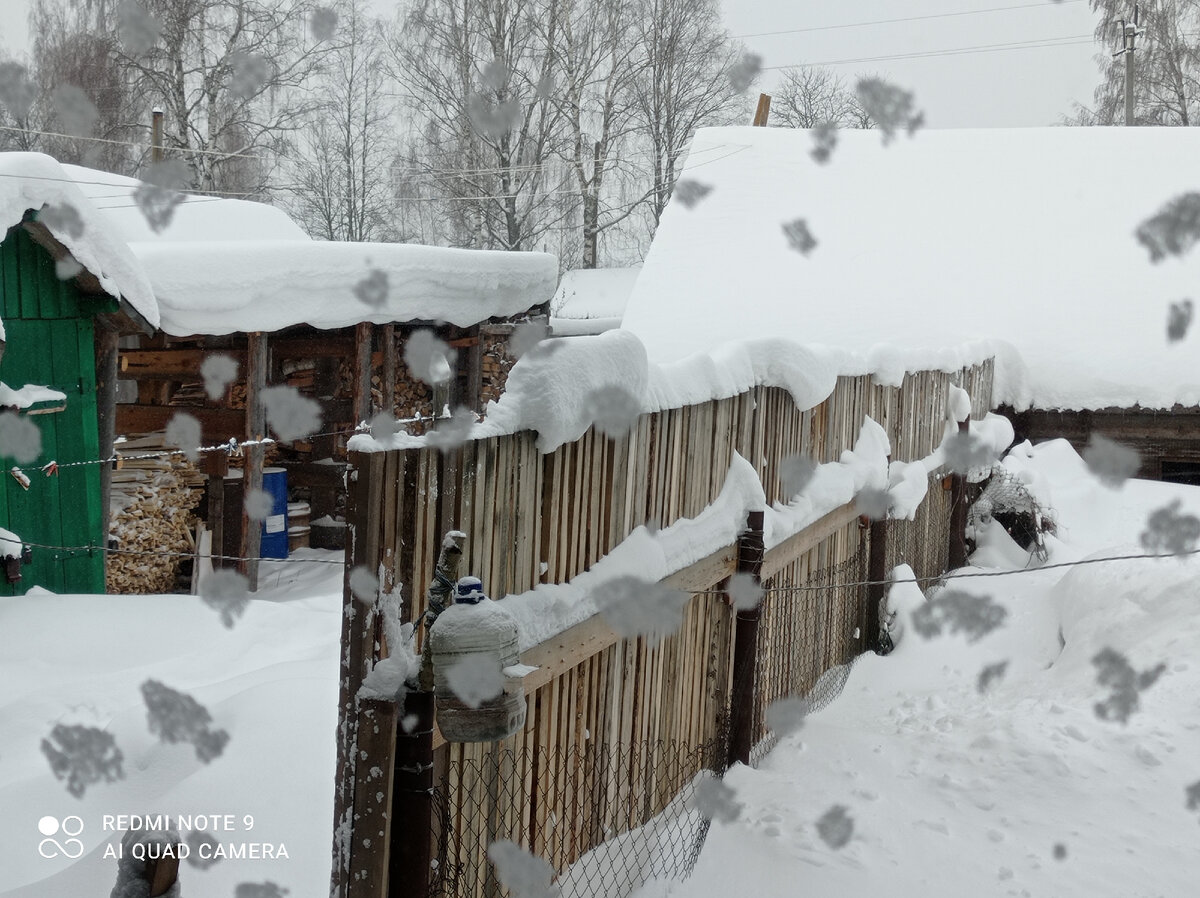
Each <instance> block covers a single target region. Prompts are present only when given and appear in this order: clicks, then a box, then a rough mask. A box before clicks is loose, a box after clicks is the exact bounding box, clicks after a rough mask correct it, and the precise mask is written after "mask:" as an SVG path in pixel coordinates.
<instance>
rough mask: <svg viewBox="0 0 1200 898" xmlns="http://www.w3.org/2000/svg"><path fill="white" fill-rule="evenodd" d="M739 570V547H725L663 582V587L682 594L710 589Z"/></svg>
mask: <svg viewBox="0 0 1200 898" xmlns="http://www.w3.org/2000/svg"><path fill="white" fill-rule="evenodd" d="M735 570H737V546H736V545H732V546H725V547H724V548H723V549H718V550H717V551H716V552H713V553H712V554H711V555H709V556H707V557H705V558H701V559H700V560H699V561H697V562H695V563H694V564H690V565H688V566H687V567H685V568H684V569H683V570H681V571H676V572H675V573H673V574H672V575H671V576H669V577H667V578H666V579H665V580H663V585H664V586H668V587H670V588H671V589H678V590H681V591H682V592H692V591H697V592H698V591H699V590H702V589H708V588H709V587H711V586H715V585H716V584H718V583H720V582H721V581H722V580H724V579H725V578H726V577H729V576H730V575H731V574H733V572H734V571H735Z"/></svg>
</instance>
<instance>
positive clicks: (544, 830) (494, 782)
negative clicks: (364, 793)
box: [430, 736, 727, 898]
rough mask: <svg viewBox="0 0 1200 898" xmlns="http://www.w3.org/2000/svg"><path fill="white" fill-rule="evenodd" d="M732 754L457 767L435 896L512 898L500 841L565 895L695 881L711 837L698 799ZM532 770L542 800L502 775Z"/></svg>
mask: <svg viewBox="0 0 1200 898" xmlns="http://www.w3.org/2000/svg"><path fill="white" fill-rule="evenodd" d="M726 753H727V742H726V739H725V738H724V736H722V737H721V738H719V739H715V740H712V741H710V742H708V743H706V744H704V745H700V746H689V745H685V744H681V743H677V742H665V741H656V742H642V743H635V744H633V745H631V746H628V747H623V748H615V747H606V746H603V745H600V744H599V743H592V742H589V743H585V744H584V745H583V746H572V747H570V748H567V749H565V750H560V749H545V748H536V749H520V750H514V749H509V748H497V749H496V750H495V751H493V752H491V753H489V754H488V755H487V756H486V757H485V758H484V759H483V760H482V761H481V762H476V761H473V760H464V761H461V762H456V763H452V764H451V767H450V769H449V770H448V771H447V772H446V773H445V775H444V776H443V777H442V778H441V781H440V782H439V783H438V785H437V787H436V788H435V793H434V807H435V819H434V829H435V832H434V837H435V841H436V843H437V849H436V851H435V856H436V857H437V862H436V868H435V869H434V871H433V876H432V882H431V889H430V895H431V896H436V898H475V896H483V898H493V896H496V898H503V896H507V894H508V893H507V891H506V890H505V889H504V888H503V887H502V886H501V884H500V882H499V880H498V879H497V878H496V871H495V869H494V867H493V865H492V864H491V862H490V861H489V860H488V857H487V848H488V846H489V845H490V844H492V843H493V842H496V841H500V840H509V841H512V842H514V843H516V844H517V845H520V846H521V847H522V848H524V849H526V850H527V851H530V852H532V853H533V854H535V855H537V856H538V857H541V858H544V859H545V860H547V861H548V862H549V863H550V864H551V866H553V867H554V869H555V870H556V871H557V873H558V876H557V879H556V885H557V887H558V889H559V892H560V893H561V895H562V896H563V898H603V896H611V898H618V896H626V895H628V894H630V893H631V892H632V891H633V890H634V889H636V888H637V887H638V886H640V885H642V884H643V883H645V882H647V881H649V880H650V879H655V878H663V879H682V878H685V877H686V876H687V875H688V874H689V873H690V872H691V869H692V866H693V865H694V864H695V862H696V858H697V857H698V856H699V853H700V848H701V847H702V845H703V842H704V837H705V835H706V834H707V832H708V821H707V820H706V819H704V818H703V817H702V816H701V815H700V813H699V812H698V811H697V810H696V808H695V807H694V806H693V805H694V797H695V793H696V790H697V788H698V787H699V784H700V783H701V782H703V780H704V779H705V778H706V777H709V776H713V775H718V776H719V775H720V774H721V773H722V772H723V770H724V764H725V757H726ZM527 765H528V766H527ZM530 766H531V767H532V769H533V770H534V776H533V781H534V782H535V783H536V784H537V788H536V792H535V794H533V795H527V794H525V791H524V790H523V789H520V788H519V785H520V783H521V782H522V778H520V777H515V776H505V775H504V774H505V771H506V770H508V771H512V770H520V769H528V767H530ZM478 783H487V784H488V785H487V789H486V792H487V796H486V801H485V802H484V803H483V804H482V805H480V803H478V802H475V801H473V800H472V796H473V795H474V794H475V792H476V790H475V789H474V788H473V784H478Z"/></svg>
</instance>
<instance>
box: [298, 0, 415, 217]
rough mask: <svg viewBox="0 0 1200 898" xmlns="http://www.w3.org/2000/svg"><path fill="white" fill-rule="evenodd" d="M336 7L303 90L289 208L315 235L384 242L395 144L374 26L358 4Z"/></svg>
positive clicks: (388, 93)
mask: <svg viewBox="0 0 1200 898" xmlns="http://www.w3.org/2000/svg"><path fill="white" fill-rule="evenodd" d="M335 9H336V12H337V14H338V27H337V32H336V34H335V36H334V37H333V39H332V47H331V49H330V50H329V52H328V54H327V56H326V58H325V64H324V67H323V70H322V72H321V73H320V74H319V75H317V76H316V77H315V78H314V80H313V83H312V85H311V86H310V88H309V89H310V91H311V94H312V98H313V99H314V101H315V102H316V103H317V104H318V105H317V106H316V108H314V109H313V110H312V112H311V113H310V116H309V119H308V123H307V124H306V125H305V127H304V128H303V129H302V130H301V134H300V136H299V138H298V140H297V141H296V151H295V155H296V160H295V163H294V165H293V166H291V176H292V177H291V180H292V181H293V183H292V184H291V185H290V186H289V187H288V190H287V192H288V194H289V195H290V200H289V202H288V205H289V207H290V208H291V210H292V211H293V213H294V214H295V216H296V218H297V219H298V220H299V221H300V223H301V224H302V225H303V226H304V227H305V229H306V230H308V232H309V233H310V234H312V235H313V236H314V237H320V238H322V239H325V240H357V241H374V240H391V239H394V238H395V237H396V236H397V235H396V231H395V228H394V227H393V222H392V215H391V206H392V192H391V184H390V182H389V177H388V173H389V170H390V169H391V167H392V159H393V157H394V155H395V145H396V141H395V134H394V127H393V126H394V124H395V123H394V121H393V113H394V108H393V107H394V101H393V98H392V93H393V92H392V91H391V90H390V89H389V88H390V82H389V79H388V76H387V73H386V71H385V68H384V58H383V52H384V44H383V40H382V33H381V24H380V22H379V21H378V20H377V19H375V18H374V17H372V16H370V15H369V14H368V13H367V12H366V8H365V4H364V3H363V2H362V0H345V2H342V3H340V4H338V5H337V6H336V8H335Z"/></svg>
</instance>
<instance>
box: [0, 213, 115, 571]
mask: <svg viewBox="0 0 1200 898" xmlns="http://www.w3.org/2000/svg"><path fill="white" fill-rule="evenodd" d="M116 308H117V303H116V301H115V300H111V299H107V298H100V299H97V298H95V297H91V296H85V295H81V294H80V292H79V291H78V290H77V289H76V287H75V284H74V282H72V281H61V280H59V279H58V277H57V276H56V274H55V268H54V261H53V260H52V259H51V258H50V254H49V253H48V252H46V250H44V249H43V248H42V247H40V246H38V245H37V244H36V243H34V242H33V240H32V238H31V237H30V236H29V234H28V233H27V232H26V231H25V230H24V229H23V228H21V227H19V226H18V227H13V228H11V229H9V231H8V233H7V235H6V236H5V238H4V242H3V243H2V244H0V319H3V321H4V329H5V331H6V332H7V335H6V340H7V345H6V346H5V348H4V356H3V358H2V359H0V380H2V381H4V383H6V384H8V385H9V386H10V387H12V388H13V389H19V388H20V387H22V386H24V385H26V384H40V385H43V386H48V387H51V388H52V389H55V390H58V391H60V392H62V393H65V394H66V395H67V400H66V408H65V409H64V410H63V411H60V412H56V413H51V414H43V415H31V416H29V417H28V420H29V421H32V422H33V423H34V424H36V425H37V426H38V428H39V429H40V430H41V432H42V454H41V457H40V458H39V459H38V460H37V461H36V462H32V463H30V464H27V465H23V466H22V468H23V470H24V471H25V473H26V476H28V477H29V479H30V486H29V489H28V490H26V489H24V488H22V486H21V485H20V484H19V483H18V482H17V480H16V479H15V478H14V477H12V476H11V474H10V471H11V468H12V466H13V465H14V464H15V463H16V462H15V460H14V459H11V458H5V459H2V460H0V464H2V465H3V469H2V473H0V477H2V478H3V487H0V527H5V528H7V529H9V530H11V531H13V532H14V533H16V534H17V535H18V536H20V537H21V539H22V540H24V541H25V542H26V543H40V544H42V545H44V546H68V547H87V546H103V545H104V543H105V534H104V533H103V532H102V531H101V528H102V526H103V524H102V521H103V515H102V513H101V511H102V510H101V505H100V466H99V465H98V464H88V465H78V466H74V467H62V468H61V469H60V471H59V473H58V474H57V475H54V476H47V475H45V474H43V473H42V471H41V470H40V468H41V467H42V466H43V465H45V464H47V463H48V462H51V461H57V462H58V464H59V465H60V466H62V465H67V464H70V463H71V462H77V461H87V460H94V459H97V458H98V457H99V455H100V440H99V433H98V429H97V421H96V360H95V340H94V337H95V330H94V328H95V325H94V322H93V318H92V316H93V315H95V314H97V313H99V312H110V311H115V310H116ZM35 585H36V586H43V587H45V588H46V589H49V590H51V591H53V592H72V593H75V592H83V593H98V592H104V558H103V555H102V553H101V552H100V551H94V550H89V549H87V548H82V549H80V548H63V549H50V548H37V547H35V548H34V549H33V563H32V564H28V565H25V566H24V567H23V569H22V579H21V580H20V581H19V582H18V583H15V584H9V583H8V582H7V580H6V578H5V577H4V576H3V572H2V571H0V595H12V594H22V593H24V592H25V591H26V590H27V589H29V587H31V586H35Z"/></svg>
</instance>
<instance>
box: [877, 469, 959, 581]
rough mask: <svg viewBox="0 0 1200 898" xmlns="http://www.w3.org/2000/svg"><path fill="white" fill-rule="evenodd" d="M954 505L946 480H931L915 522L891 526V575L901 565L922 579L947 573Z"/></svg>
mask: <svg viewBox="0 0 1200 898" xmlns="http://www.w3.org/2000/svg"><path fill="white" fill-rule="evenodd" d="M964 501H965V500H964ZM952 504H953V503H952V500H951V491H950V490H949V489H946V488H945V487H944V486H943V481H942V480H940V479H939V480H931V481H930V483H929V492H928V493H927V494H926V496H925V501H924V502H922V503H921V504H920V506H919V507H918V508H917V513H916V514H915V515H914V517H913V520H911V521H895V520H893V521H890V522H889V523H888V544H887V556H886V557H887V567H886V570H887V572H888V573H889V574H890V573H891V571H892V569H893V568H895V567H896V565H898V564H907V565H908V566H909V567H911V568H912V569H913V573H914V574H916V576H918V577H922V578H924V577H930V578H936V577H940V576H941V575H942V574H944V573H945V572H946V566H947V565H948V564H949V563H950V519H951V514H952V511H953V508H952ZM923 588H927V585H926V586H923Z"/></svg>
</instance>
